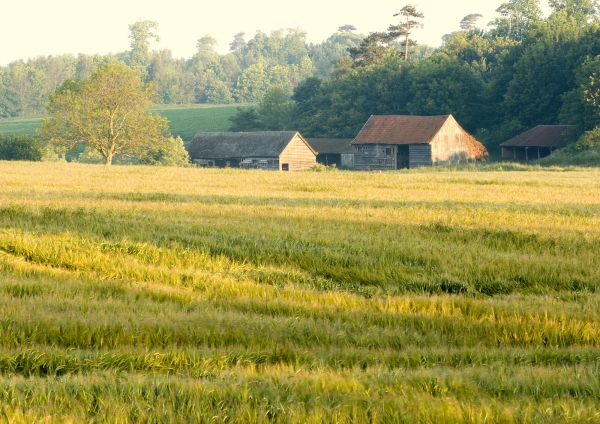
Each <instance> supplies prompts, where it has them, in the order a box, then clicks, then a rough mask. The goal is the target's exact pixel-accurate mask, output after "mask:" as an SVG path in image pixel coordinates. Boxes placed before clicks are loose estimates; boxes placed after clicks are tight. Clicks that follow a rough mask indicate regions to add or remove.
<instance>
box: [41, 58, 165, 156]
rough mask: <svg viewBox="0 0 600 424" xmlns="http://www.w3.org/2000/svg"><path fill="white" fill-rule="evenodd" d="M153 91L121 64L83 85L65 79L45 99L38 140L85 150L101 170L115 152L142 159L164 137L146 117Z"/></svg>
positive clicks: (161, 127)
mask: <svg viewBox="0 0 600 424" xmlns="http://www.w3.org/2000/svg"><path fill="white" fill-rule="evenodd" d="M153 98H154V90H153V87H152V86H151V85H145V84H144V83H143V82H142V81H141V79H140V77H139V74H138V73H137V72H136V71H134V70H132V69H130V68H128V67H127V66H125V65H123V64H108V65H105V66H103V67H101V68H99V69H97V70H95V71H94V72H93V73H92V76H91V77H90V79H89V80H83V81H73V80H67V81H65V83H63V84H62V85H61V87H60V88H59V89H58V90H57V91H56V92H55V93H53V94H52V95H51V96H50V102H49V105H48V112H50V114H51V116H52V117H51V118H47V119H44V120H43V121H42V125H41V127H40V129H39V135H40V136H41V138H42V139H44V140H46V141H48V142H50V143H51V144H53V145H58V146H62V148H63V149H70V148H72V147H74V146H76V145H87V146H89V147H91V148H93V149H95V150H96V151H98V152H99V153H100V154H101V155H102V156H103V157H104V159H105V163H106V165H110V164H112V160H113V157H114V156H115V154H117V153H121V154H130V155H136V156H138V157H143V156H144V155H146V154H147V153H148V152H149V151H150V150H151V149H153V148H154V149H156V148H158V147H157V146H161V145H162V144H163V143H164V142H165V140H166V139H167V138H168V129H167V128H168V125H167V120H166V119H165V118H162V117H159V116H156V115H153V114H151V113H149V112H148V109H149V108H150V107H151V106H152V100H153Z"/></svg>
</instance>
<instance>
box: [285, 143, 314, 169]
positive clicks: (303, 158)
mask: <svg viewBox="0 0 600 424" xmlns="http://www.w3.org/2000/svg"><path fill="white" fill-rule="evenodd" d="M316 163H317V156H316V155H315V152H314V151H313V150H312V149H311V148H310V147H309V146H308V144H307V143H306V142H305V141H304V139H302V138H301V137H300V136H299V135H298V134H296V136H294V138H293V139H292V140H291V141H290V143H289V144H288V145H287V146H286V148H285V149H284V150H283V152H281V155H279V169H280V170H287V171H303V170H306V169H309V168H310V167H311V166H313V165H314V164H316ZM286 165H287V166H286ZM286 168H287V169H286Z"/></svg>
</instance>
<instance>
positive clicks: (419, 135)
mask: <svg viewBox="0 0 600 424" xmlns="http://www.w3.org/2000/svg"><path fill="white" fill-rule="evenodd" d="M449 117H450V115H444V116H407V115H390V116H371V117H370V118H369V120H368V121H367V123H366V124H365V126H364V127H363V129H362V130H361V131H360V133H358V135H357V136H356V138H355V139H354V141H353V144H373V143H376V144H429V143H431V141H432V139H433V138H434V137H435V135H436V134H437V133H438V132H439V131H440V130H441V129H442V127H443V126H444V124H445V123H446V121H447V120H448V118H449Z"/></svg>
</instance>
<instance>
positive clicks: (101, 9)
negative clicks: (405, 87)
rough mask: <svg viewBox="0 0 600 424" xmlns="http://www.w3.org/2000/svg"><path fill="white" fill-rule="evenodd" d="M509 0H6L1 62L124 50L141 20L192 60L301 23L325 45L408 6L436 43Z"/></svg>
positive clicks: (0, 27) (376, 25)
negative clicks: (207, 48) (344, 29)
mask: <svg viewBox="0 0 600 424" xmlns="http://www.w3.org/2000/svg"><path fill="white" fill-rule="evenodd" d="M503 1H506V0H455V1H449V0H414V1H409V2H407V3H404V2H398V1H392V0H377V1H374V2H373V3H371V2H364V1H360V2H359V1H352V0H345V1H339V0H333V1H327V0H303V1H290V2H284V1H281V0H227V1H222V0H211V1H203V0H196V1H189V0H185V1H184V0H169V1H164V0H162V1H156V0H102V1H94V2H84V1H81V0H29V1H28V0H24V1H11V0H0V40H2V41H1V42H0V43H1V44H0V66H5V65H6V64H8V63H10V62H13V61H15V60H19V59H23V60H27V59H28V58H34V57H37V56H49V55H54V56H56V55H62V54H67V53H70V54H73V55H77V54H78V53H84V54H96V53H97V54H107V53H118V52H122V51H126V50H129V43H130V40H129V25H130V24H133V23H134V22H137V21H140V20H149V21H156V22H158V34H159V36H160V42H154V41H153V42H152V45H151V49H153V50H160V49H170V50H171V51H172V52H173V55H174V56H175V57H176V58H180V57H183V58H186V59H189V58H191V57H192V56H193V55H194V53H195V51H196V42H197V40H198V39H199V38H201V37H203V36H205V35H207V34H210V35H211V36H213V37H214V38H216V39H217V41H218V45H217V47H216V49H217V51H218V52H219V53H221V54H224V53H226V52H228V50H229V43H230V42H231V41H232V40H233V36H234V35H235V34H237V33H239V32H245V33H246V40H249V39H251V38H252V37H253V35H254V34H255V33H256V31H258V30H260V31H263V32H265V33H267V34H268V33H270V32H271V31H274V30H277V29H280V28H284V29H285V28H299V29H301V30H303V31H305V32H306V33H307V41H308V42H311V43H319V42H321V41H323V40H325V39H326V38H328V37H329V36H330V35H331V34H333V33H334V32H336V31H337V29H338V28H339V27H340V26H342V25H346V24H349V25H354V26H355V27H356V28H357V30H358V32H359V33H362V34H365V35H366V34H368V33H369V32H374V31H385V30H387V28H388V26H389V25H390V24H396V23H398V18H395V17H394V16H393V15H394V13H397V12H398V11H399V10H400V9H401V8H402V7H403V6H405V5H406V4H413V5H415V6H416V7H417V10H419V11H420V12H421V13H423V14H424V15H425V19H423V20H422V22H423V24H424V28H423V29H419V30H415V31H414V33H413V35H412V36H411V38H413V39H415V40H416V41H417V42H418V43H419V44H427V45H430V46H432V47H437V46H439V45H440V44H441V37H442V36H443V35H444V34H447V33H450V32H452V31H456V30H458V29H459V25H458V24H459V22H460V20H461V19H462V18H463V17H464V16H466V15H468V14H471V13H480V14H482V15H483V18H482V19H480V21H479V25H480V26H481V27H485V26H486V25H487V23H488V22H490V21H491V20H493V19H494V18H495V17H496V13H495V10H496V9H497V8H498V6H499V5H500V4H501V3H502V2H503ZM2 3H4V4H2ZM542 3H543V4H545V1H542Z"/></svg>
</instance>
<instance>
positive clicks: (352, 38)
mask: <svg viewBox="0 0 600 424" xmlns="http://www.w3.org/2000/svg"><path fill="white" fill-rule="evenodd" d="M364 38H365V36H364V35H361V34H354V33H352V32H339V31H338V32H336V33H335V34H333V35H331V36H330V37H329V38H327V39H326V40H324V41H323V42H322V43H320V44H313V45H311V46H310V51H309V57H310V59H311V61H312V63H313V66H314V69H315V70H314V72H315V75H317V76H319V77H322V78H329V77H331V76H332V74H333V72H334V69H335V66H336V63H337V62H338V61H339V60H340V59H342V58H347V57H348V56H349V51H348V50H349V49H352V48H356V47H358V46H359V45H360V44H361V42H362V40H363V39H364Z"/></svg>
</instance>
